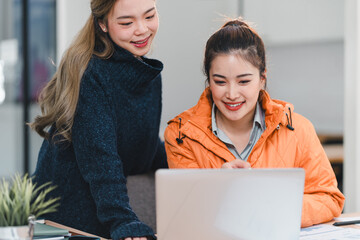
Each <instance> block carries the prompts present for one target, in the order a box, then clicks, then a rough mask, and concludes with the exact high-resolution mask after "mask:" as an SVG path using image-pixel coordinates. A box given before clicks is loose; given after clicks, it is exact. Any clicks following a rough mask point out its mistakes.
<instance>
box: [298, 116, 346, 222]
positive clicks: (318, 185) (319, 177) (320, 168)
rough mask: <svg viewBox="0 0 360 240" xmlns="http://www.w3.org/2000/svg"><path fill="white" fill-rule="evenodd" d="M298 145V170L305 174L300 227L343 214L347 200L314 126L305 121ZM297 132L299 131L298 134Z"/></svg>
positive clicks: (300, 127) (301, 128)
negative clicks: (339, 186) (303, 171)
mask: <svg viewBox="0 0 360 240" xmlns="http://www.w3.org/2000/svg"><path fill="white" fill-rule="evenodd" d="M297 126H298V128H299V130H300V131H302V133H301V135H299V134H297V135H298V136H302V138H298V141H299V143H300V144H299V145H298V146H299V148H298V150H297V151H299V155H300V156H301V157H300V158H299V161H300V162H299V163H298V164H299V166H300V167H302V168H304V170H305V186H304V197H303V206H302V219H301V227H308V226H311V225H314V224H318V223H323V222H327V221H330V220H332V219H333V218H334V217H337V216H339V215H340V214H341V211H342V209H343V206H344V201H345V197H344V195H343V194H342V193H341V192H340V190H339V189H338V187H337V181H336V177H335V174H334V171H333V169H332V167H331V164H330V162H329V160H328V158H327V156H326V153H325V151H324V149H323V147H322V145H321V143H320V141H319V138H318V137H317V134H316V132H315V129H314V127H313V125H312V124H311V123H310V122H309V121H308V120H307V119H304V124H303V126H299V125H297ZM295 131H297V129H296V130H295Z"/></svg>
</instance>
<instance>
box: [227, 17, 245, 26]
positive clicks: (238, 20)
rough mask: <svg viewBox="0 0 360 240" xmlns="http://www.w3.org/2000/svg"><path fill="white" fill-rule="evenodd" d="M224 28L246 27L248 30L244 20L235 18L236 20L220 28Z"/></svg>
mask: <svg viewBox="0 0 360 240" xmlns="http://www.w3.org/2000/svg"><path fill="white" fill-rule="evenodd" d="M225 27H246V28H249V25H248V24H247V23H246V22H245V21H244V20H242V19H241V18H237V19H234V20H231V21H228V22H227V23H225V24H224V25H223V26H222V28H225Z"/></svg>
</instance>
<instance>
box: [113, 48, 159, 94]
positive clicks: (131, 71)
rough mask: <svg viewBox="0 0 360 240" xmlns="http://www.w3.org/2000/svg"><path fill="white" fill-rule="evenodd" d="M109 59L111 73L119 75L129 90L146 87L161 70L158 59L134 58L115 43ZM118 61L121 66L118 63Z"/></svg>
mask: <svg viewBox="0 0 360 240" xmlns="http://www.w3.org/2000/svg"><path fill="white" fill-rule="evenodd" d="M109 60H110V61H111V62H113V64H114V66H113V67H114V68H112V72H113V73H112V75H113V76H114V75H115V74H116V75H119V76H120V78H121V81H122V83H123V85H124V87H126V88H127V89H129V90H130V91H138V90H141V89H143V88H146V86H147V85H148V84H149V83H150V82H151V81H152V80H154V79H155V78H156V77H157V76H158V75H159V74H160V73H161V71H162V70H163V64H162V62H160V61H159V60H156V59H150V58H146V57H140V58H136V57H135V56H134V55H133V54H132V53H131V52H129V51H127V50H125V49H124V48H122V47H119V46H118V45H117V44H115V43H114V53H113V55H112V56H111V57H110V59H109ZM119 63H120V64H121V66H119V65H118V64H119ZM116 75H115V76H116Z"/></svg>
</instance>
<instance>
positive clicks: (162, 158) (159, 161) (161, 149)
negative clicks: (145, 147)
mask: <svg viewBox="0 0 360 240" xmlns="http://www.w3.org/2000/svg"><path fill="white" fill-rule="evenodd" d="M159 168H168V163H167V160H166V152H165V146H164V142H163V141H161V139H160V137H159V138H158V148H157V151H156V154H155V157H154V161H153V165H152V166H151V169H152V170H154V171H155V170H157V169H159Z"/></svg>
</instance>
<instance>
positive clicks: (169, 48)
mask: <svg viewBox="0 0 360 240" xmlns="http://www.w3.org/2000/svg"><path fill="white" fill-rule="evenodd" d="M27 2H28V14H29V16H28V21H27V23H28V30H29V33H28V42H27V44H28V45H27V46H29V50H28V53H29V58H28V59H29V61H28V62H29V69H30V71H29V79H28V81H29V87H28V95H29V96H28V101H29V106H28V111H29V121H31V120H32V119H33V118H34V117H35V116H36V115H37V114H38V113H39V112H40V110H39V107H38V106H37V104H36V102H35V99H36V96H37V94H38V91H39V89H41V87H42V86H43V84H44V83H45V82H46V81H48V80H49V78H50V77H51V75H52V74H53V73H54V71H55V65H56V64H57V63H58V62H59V59H60V58H61V55H62V53H63V52H64V50H65V49H66V47H67V46H68V45H69V43H70V42H71V40H72V39H73V37H74V36H75V34H76V33H77V31H78V30H79V29H80V28H81V27H82V26H83V24H84V23H85V21H86V20H87V18H88V16H89V14H90V8H89V0H76V1H71V0H57V1H56V0H27ZM23 4H24V1H21V0H1V1H0V18H1V20H0V121H1V124H0V133H1V134H0V153H1V157H0V166H1V167H0V177H6V178H7V177H10V176H11V175H13V174H14V173H15V172H23V171H24V154H25V153H24V149H26V148H24V144H27V145H28V159H29V166H28V170H29V172H30V173H32V172H33V171H34V168H35V165H36V159H37V154H38V151H39V148H40V146H41V141H42V139H41V138H40V137H39V136H37V135H36V134H35V133H34V132H29V140H28V141H24V140H23V139H24V134H26V133H24V131H23V127H24V124H23V123H24V118H23V112H24V104H22V103H23V100H24V98H23V94H22V93H23V91H22V87H23V85H24V83H23V79H24V77H23V75H22V73H23V71H24V69H23V68H24V63H23V62H24V61H23V54H22V50H23V44H22V40H23V38H24V36H23V35H22V31H21V29H23V28H22V21H23V19H22V16H23V14H22V13H23V12H22V7H23ZM157 4H158V10H159V15H160V28H159V32H158V35H157V37H156V40H155V42H154V45H153V49H152V51H151V53H150V54H149V57H154V58H158V59H160V60H161V61H163V63H164V64H165V68H164V71H163V114H162V122H161V134H163V131H164V129H165V127H166V122H167V121H168V120H170V119H171V118H173V117H174V116H176V115H177V114H178V113H180V112H182V111H184V110H185V109H188V108H190V107H191V106H193V105H194V104H196V102H197V100H198V98H199V96H200V94H201V92H202V91H203V89H204V87H205V77H204V75H203V74H202V57H203V51H204V46H205V42H206V40H207V39H208V37H209V36H210V35H211V33H213V32H214V31H215V30H217V29H218V28H219V27H220V26H221V25H222V23H223V22H224V19H225V16H227V17H237V16H240V15H241V16H243V17H244V18H245V19H246V20H248V21H250V22H253V23H254V24H253V26H254V27H255V28H256V29H257V30H258V32H259V33H260V35H261V36H262V37H263V39H264V41H265V45H266V48H267V57H268V91H269V92H270V94H271V96H272V97H273V98H278V99H283V100H286V101H289V102H291V103H293V104H294V106H295V111H297V112H298V113H301V114H303V115H304V116H306V117H307V118H309V119H310V120H311V121H312V122H313V124H314V126H315V128H316V130H317V132H318V134H319V135H325V136H335V137H340V138H342V137H344V138H345V146H346V147H345V161H344V163H346V164H347V166H346V164H345V169H344V170H345V173H346V174H345V175H344V178H345V179H344V180H345V186H344V191H345V194H346V196H347V198H348V199H349V200H348V201H347V203H346V208H347V209H348V210H349V211H355V210H356V211H360V191H358V190H357V189H358V188H359V187H360V177H357V175H359V176H360V174H356V173H357V172H360V169H359V166H358V165H359V163H358V162H359V161H358V160H357V159H358V158H359V156H358V155H359V154H360V153H358V152H357V150H356V143H357V142H359V140H357V138H359V137H357V136H358V135H359V136H360V134H357V131H358V130H357V128H355V126H356V124H355V123H359V121H358V122H356V120H357V119H358V118H359V117H357V115H359V116H360V114H358V113H360V111H359V110H357V106H358V105H359V106H360V100H357V98H356V97H355V96H356V90H357V84H356V81H355V80H354V81H355V82H349V81H348V82H347V81H346V79H348V78H349V79H350V78H351V79H356V78H359V76H358V75H359V73H357V71H356V63H357V62H358V61H359V60H357V58H358V57H357V55H359V54H357V53H356V51H355V50H357V49H358V48H357V44H356V39H358V38H359V37H357V35H358V33H357V32H360V30H358V21H359V20H358V19H357V18H358V17H357V11H360V10H358V8H360V7H359V6H358V5H359V4H358V3H357V2H356V0H346V1H343V0H317V1H311V0H270V1H269V0H182V1H176V0H157ZM359 23H360V21H359ZM347 37H348V39H349V38H350V39H351V42H350V43H349V44H346V43H347V41H346V38H347ZM359 43H360V41H359ZM349 49H350V50H349ZM346 53H348V54H347V55H346ZM347 62H348V63H351V64H349V65H351V66H350V67H348V65H346V64H345V63H347ZM357 101H359V104H357ZM345 106H347V107H349V108H350V109H349V110H348V112H351V113H348V112H346V111H347V108H345ZM344 115H345V118H344ZM347 117H348V118H347ZM344 122H346V123H349V124H344ZM349 125H352V129H350V128H349V129H348V130H347V128H346V126H349ZM347 136H348V137H347ZM347 139H348V141H347ZM358 178H359V179H358ZM359 189H360V188H359Z"/></svg>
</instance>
